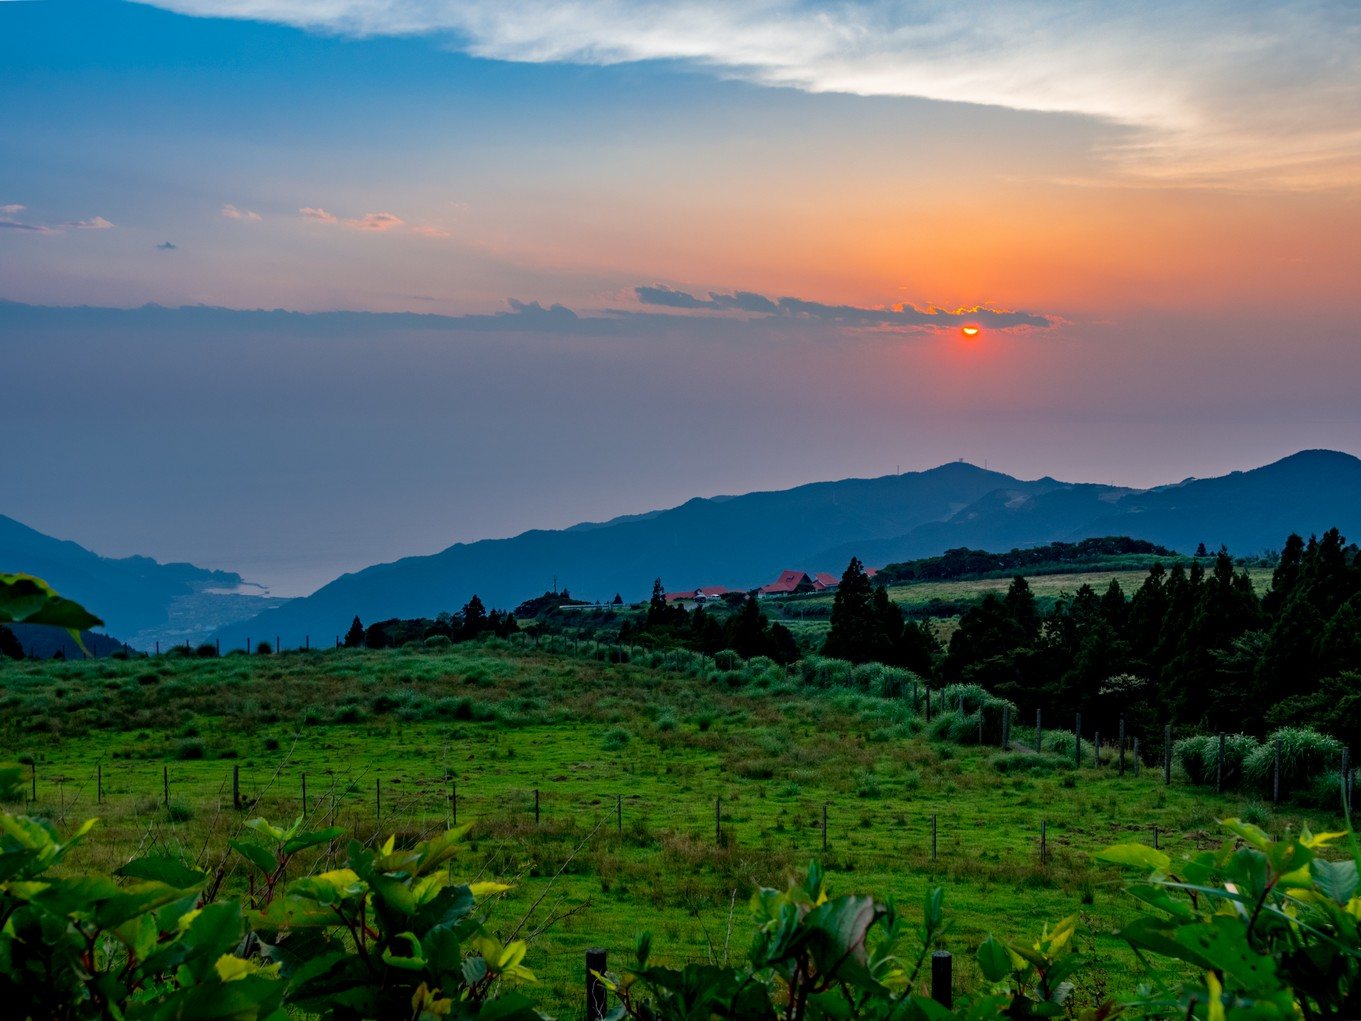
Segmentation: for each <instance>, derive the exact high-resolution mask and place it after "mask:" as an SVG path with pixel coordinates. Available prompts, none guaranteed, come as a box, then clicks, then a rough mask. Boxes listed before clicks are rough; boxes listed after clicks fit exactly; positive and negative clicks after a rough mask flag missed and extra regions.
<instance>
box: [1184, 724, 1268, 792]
mask: <svg viewBox="0 0 1361 1021" xmlns="http://www.w3.org/2000/svg"><path fill="white" fill-rule="evenodd" d="M1259 747H1261V746H1260V745H1259V744H1258V743H1257V741H1256V739H1255V738H1252V737H1249V736H1248V735H1247V734H1226V735H1225V736H1224V778H1223V779H1224V787H1225V789H1226V790H1227V789H1228V788H1231V787H1237V786H1238V785H1239V784H1240V783H1241V782H1242V780H1243V765H1244V763H1245V762H1246V761H1247V760H1248V758H1249V757H1250V756H1251V755H1252V754H1253V753H1254V752H1256V751H1257V750H1258V748H1259ZM1172 754H1173V756H1174V757H1175V758H1176V760H1177V761H1178V762H1179V763H1180V764H1181V768H1182V769H1184V770H1185V771H1186V776H1187V778H1188V779H1189V780H1190V781H1191V782H1192V783H1194V784H1199V785H1201V786H1205V787H1212V786H1214V784H1215V782H1216V778H1217V774H1218V760H1219V735H1218V734H1200V735H1198V736H1197V737H1188V738H1183V739H1182V740H1180V741H1178V742H1177V743H1176V744H1175V745H1173V746H1172Z"/></svg>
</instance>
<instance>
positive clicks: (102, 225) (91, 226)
mask: <svg viewBox="0 0 1361 1021" xmlns="http://www.w3.org/2000/svg"><path fill="white" fill-rule="evenodd" d="M62 226H63V227H73V228H75V229H76V230H109V229H110V228H112V227H113V224H111V223H110V222H109V221H108V220H106V219H104V217H102V216H92V217H90V218H89V219H88V220H71V221H69V222H67V223H63V224H62Z"/></svg>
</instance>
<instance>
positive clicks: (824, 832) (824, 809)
mask: <svg viewBox="0 0 1361 1021" xmlns="http://www.w3.org/2000/svg"><path fill="white" fill-rule="evenodd" d="M822 850H823V853H824V854H825V853H826V852H827V802H825V801H824V802H823V803H822Z"/></svg>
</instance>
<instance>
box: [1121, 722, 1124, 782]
mask: <svg viewBox="0 0 1361 1021" xmlns="http://www.w3.org/2000/svg"><path fill="white" fill-rule="evenodd" d="M1120 775H1121V776H1124V775H1125V718H1124V717H1123V716H1121V717H1120Z"/></svg>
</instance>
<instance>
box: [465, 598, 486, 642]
mask: <svg viewBox="0 0 1361 1021" xmlns="http://www.w3.org/2000/svg"><path fill="white" fill-rule="evenodd" d="M460 616H461V617H462V618H463V629H462V631H463V637H464V638H476V637H477V636H478V635H480V634H481V633H482V632H483V631H485V630H487V608H486V607H485V606H483V605H482V600H481V599H479V598H478V596H477V593H476V592H474V593H473V597H472V598H471V599H469V600H468V601H467V602H466V603H464V604H463V610H462V611H461V613H460Z"/></svg>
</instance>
